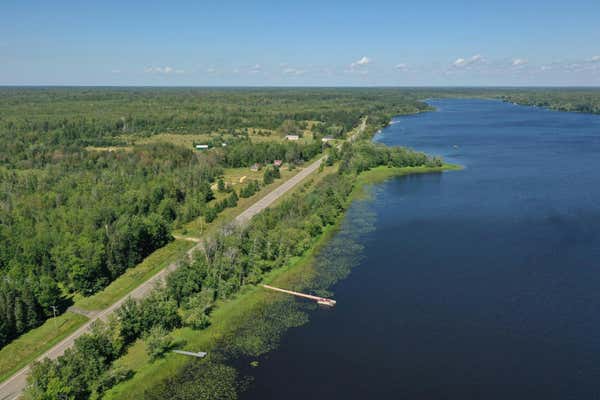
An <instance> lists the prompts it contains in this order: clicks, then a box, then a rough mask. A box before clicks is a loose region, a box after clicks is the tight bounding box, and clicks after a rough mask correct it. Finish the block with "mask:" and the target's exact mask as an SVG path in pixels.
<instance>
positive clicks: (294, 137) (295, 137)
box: [285, 135, 300, 141]
mask: <svg viewBox="0 0 600 400" xmlns="http://www.w3.org/2000/svg"><path fill="white" fill-rule="evenodd" d="M298 139H300V136H298V135H285V140H291V141H296V140H298Z"/></svg>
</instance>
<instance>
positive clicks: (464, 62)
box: [452, 54, 484, 68]
mask: <svg viewBox="0 0 600 400" xmlns="http://www.w3.org/2000/svg"><path fill="white" fill-rule="evenodd" d="M483 60H484V58H483V56H482V55H481V54H475V55H474V56H473V57H471V58H457V59H456V60H455V61H454V62H453V63H452V66H454V67H456V68H463V67H467V66H469V65H472V64H477V63H479V62H482V61H483Z"/></svg>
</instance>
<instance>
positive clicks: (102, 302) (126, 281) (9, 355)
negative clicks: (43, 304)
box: [0, 240, 193, 382]
mask: <svg viewBox="0 0 600 400" xmlns="http://www.w3.org/2000/svg"><path fill="white" fill-rule="evenodd" d="M192 246H193V243H192V242H188V241H184V240H175V241H173V242H171V243H169V244H168V245H166V246H164V247H162V248H160V249H158V250H156V251H155V252H154V253H152V254H151V255H149V256H148V257H146V258H145V259H144V260H143V261H142V262H141V263H140V264H138V265H136V266H135V267H134V268H130V269H129V270H127V271H126V272H125V273H124V274H123V275H121V276H120V277H119V278H117V279H116V280H114V281H113V282H112V283H111V284H110V285H108V286H107V287H106V288H105V289H104V290H102V291H100V292H98V293H96V294H95V295H93V296H90V297H76V299H75V303H74V306H75V307H77V308H80V309H83V310H88V311H98V310H103V309H105V308H106V307H108V306H110V305H111V304H113V303H115V302H116V301H117V300H119V299H121V298H122V297H124V296H125V295H127V293H129V292H130V291H132V290H133V289H135V288H136V287H138V286H139V285H140V283H142V282H144V281H146V280H148V279H149V278H150V277H152V276H153V275H154V274H156V273H157V272H158V271H160V270H161V269H163V268H164V267H166V266H167V265H168V264H169V263H170V262H172V261H174V260H177V259H179V258H182V257H183V255H184V254H185V252H186V251H187V250H188V249H190V248H191V247H192ZM87 321H88V318H87V317H84V316H83V315H79V314H75V313H72V312H69V311H67V312H65V313H64V314H62V315H59V316H58V317H56V318H50V319H48V320H47V321H46V322H44V324H43V325H41V326H39V327H37V328H35V329H32V330H30V331H29V332H27V333H25V334H23V335H21V336H20V337H18V338H17V339H15V340H13V341H12V342H10V343H9V344H7V345H6V346H4V347H3V348H2V349H1V350H0V382H1V381H3V380H4V379H6V378H8V377H10V376H11V375H12V374H14V373H15V372H17V371H18V370H19V369H21V368H23V367H24V366H25V365H27V364H29V363H30V362H31V361H33V360H34V359H36V358H37V357H39V356H40V355H42V354H43V353H44V352H46V351H47V350H49V349H50V348H51V347H52V346H54V345H55V344H57V343H58V342H60V341H61V340H62V339H64V338H66V337H67V336H68V335H70V334H71V333H73V332H75V331H76V330H77V328H79V327H81V326H82V325H83V324H85V323H86V322H87Z"/></svg>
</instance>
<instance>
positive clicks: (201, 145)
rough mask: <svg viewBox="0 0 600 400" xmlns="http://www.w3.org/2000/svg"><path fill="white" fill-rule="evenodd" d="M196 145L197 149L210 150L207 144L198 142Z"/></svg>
mask: <svg viewBox="0 0 600 400" xmlns="http://www.w3.org/2000/svg"><path fill="white" fill-rule="evenodd" d="M195 147H196V150H208V145H207V144H197V145H196V146H195Z"/></svg>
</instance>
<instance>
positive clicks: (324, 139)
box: [321, 136, 335, 143]
mask: <svg viewBox="0 0 600 400" xmlns="http://www.w3.org/2000/svg"><path fill="white" fill-rule="evenodd" d="M332 140H335V139H334V138H333V136H325V137H324V138H322V139H321V142H323V143H327V142H331V141H332Z"/></svg>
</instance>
